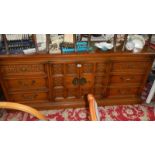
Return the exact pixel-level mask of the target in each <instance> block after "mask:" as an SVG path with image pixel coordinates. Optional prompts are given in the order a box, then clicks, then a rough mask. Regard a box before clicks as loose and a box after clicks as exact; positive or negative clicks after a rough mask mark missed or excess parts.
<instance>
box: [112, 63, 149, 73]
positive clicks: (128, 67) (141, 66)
mask: <svg viewBox="0 0 155 155" xmlns="http://www.w3.org/2000/svg"><path fill="white" fill-rule="evenodd" d="M148 65H149V62H145V61H144V62H128V61H126V62H115V63H114V64H113V67H112V71H124V72H125V71H126V72H128V71H132V72H133V71H134V70H139V71H141V72H144V71H145V70H146V68H147V66H148Z"/></svg>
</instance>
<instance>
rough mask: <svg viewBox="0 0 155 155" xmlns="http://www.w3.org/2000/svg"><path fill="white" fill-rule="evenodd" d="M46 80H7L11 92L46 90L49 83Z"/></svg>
mask: <svg viewBox="0 0 155 155" xmlns="http://www.w3.org/2000/svg"><path fill="white" fill-rule="evenodd" d="M46 81H47V80H46V79H45V78H41V79H40V78H34V79H28V78H27V79H5V80H4V82H5V84H6V86H7V88H8V89H9V90H11V91H14V90H26V89H46V88H47V83H46Z"/></svg>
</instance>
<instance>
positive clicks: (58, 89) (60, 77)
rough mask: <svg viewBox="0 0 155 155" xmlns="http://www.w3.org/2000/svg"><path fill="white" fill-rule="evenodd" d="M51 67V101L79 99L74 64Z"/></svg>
mask: <svg viewBox="0 0 155 155" xmlns="http://www.w3.org/2000/svg"><path fill="white" fill-rule="evenodd" d="M50 67H51V73H50V74H51V76H52V81H51V87H52V99H53V100H54V101H61V100H70V99H76V98H78V97H79V84H78V78H79V71H78V68H77V66H76V64H75V63H73V62H67V63H59V64H57V63H54V64H51V65H50Z"/></svg>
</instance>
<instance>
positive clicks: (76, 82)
mask: <svg viewBox="0 0 155 155" xmlns="http://www.w3.org/2000/svg"><path fill="white" fill-rule="evenodd" d="M72 84H73V85H75V86H76V85H78V84H79V79H78V78H74V79H73V81H72Z"/></svg>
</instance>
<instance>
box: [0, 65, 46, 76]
mask: <svg viewBox="0 0 155 155" xmlns="http://www.w3.org/2000/svg"><path fill="white" fill-rule="evenodd" d="M0 70H1V72H2V74H4V75H5V74H23V73H38V72H44V65H42V64H27V65H24V64H17V65H13V64H12V65H6V66H0Z"/></svg>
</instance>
